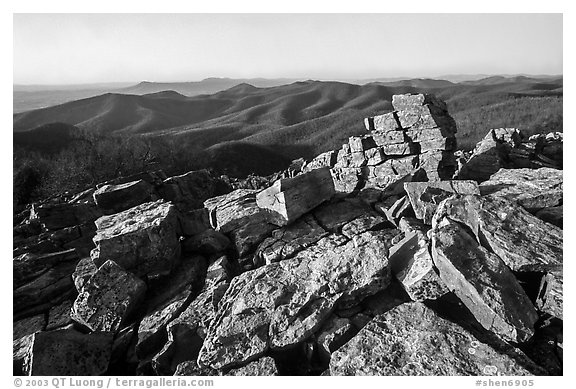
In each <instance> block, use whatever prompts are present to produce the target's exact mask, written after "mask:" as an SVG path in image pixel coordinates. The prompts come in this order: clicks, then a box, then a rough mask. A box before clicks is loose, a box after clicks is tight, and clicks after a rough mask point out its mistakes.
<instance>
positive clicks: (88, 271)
mask: <svg viewBox="0 0 576 389" xmlns="http://www.w3.org/2000/svg"><path fill="white" fill-rule="evenodd" d="M96 271H98V266H96V264H95V263H94V261H93V260H92V258H90V257H86V258H82V259H81V260H80V261H78V264H77V265H76V268H75V270H74V273H72V279H73V280H74V286H76V290H77V291H78V292H80V291H81V290H82V287H84V284H85V283H86V282H88V280H89V279H90V277H92V276H93V275H94V273H96Z"/></svg>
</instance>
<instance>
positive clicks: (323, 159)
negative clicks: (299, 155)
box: [303, 150, 338, 172]
mask: <svg viewBox="0 0 576 389" xmlns="http://www.w3.org/2000/svg"><path fill="white" fill-rule="evenodd" d="M337 156H338V152H337V151H334V150H330V151H326V152H325V153H322V154H319V155H318V156H316V157H315V158H314V159H312V161H310V162H308V163H307V164H306V165H305V166H304V170H303V171H304V172H309V171H311V170H314V169H320V168H323V167H332V166H334V165H336V157H337Z"/></svg>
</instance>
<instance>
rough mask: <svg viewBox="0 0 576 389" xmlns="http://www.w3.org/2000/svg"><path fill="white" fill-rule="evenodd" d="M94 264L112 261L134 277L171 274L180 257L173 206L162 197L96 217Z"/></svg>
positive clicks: (176, 220)
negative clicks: (115, 212)
mask: <svg viewBox="0 0 576 389" xmlns="http://www.w3.org/2000/svg"><path fill="white" fill-rule="evenodd" d="M96 226H97V227H98V231H97V232H96V236H95V237H94V243H95V244H96V248H95V249H94V250H92V253H91V257H92V260H94V263H95V264H96V266H100V265H102V264H103V263H104V262H105V261H108V260H112V261H114V262H116V263H117V264H118V265H120V266H121V267H123V268H124V269H126V270H128V271H130V272H133V273H134V274H135V275H136V276H138V277H140V276H147V277H149V278H154V277H158V276H160V275H166V274H168V273H170V271H171V270H172V268H173V267H174V265H175V264H176V262H177V261H178V259H179V257H180V243H179V242H178V234H177V229H178V218H177V214H176V208H175V207H174V206H173V205H171V204H168V203H165V202H163V201H162V200H159V201H156V202H150V203H145V204H142V205H138V206H136V207H134V208H130V209H129V210H126V211H123V212H120V213H117V214H114V215H110V216H103V217H101V218H99V219H98V220H96Z"/></svg>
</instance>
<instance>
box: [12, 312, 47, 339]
mask: <svg viewBox="0 0 576 389" xmlns="http://www.w3.org/2000/svg"><path fill="white" fill-rule="evenodd" d="M45 327H46V315H44V314H42V315H36V316H31V317H27V318H26V319H22V320H18V321H15V322H14V325H13V326H12V339H13V340H16V339H20V338H22V337H24V336H26V335H30V334H33V333H35V332H38V331H43V330H44V328H45Z"/></svg>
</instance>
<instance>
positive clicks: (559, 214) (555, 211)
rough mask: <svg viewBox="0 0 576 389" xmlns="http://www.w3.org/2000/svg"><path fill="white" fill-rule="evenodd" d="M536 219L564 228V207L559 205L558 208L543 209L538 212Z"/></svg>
mask: <svg viewBox="0 0 576 389" xmlns="http://www.w3.org/2000/svg"><path fill="white" fill-rule="evenodd" d="M535 215H536V217H537V218H539V219H541V220H544V221H545V222H548V223H550V224H553V225H555V226H556V227H558V228H561V229H562V228H563V227H564V207H563V206H562V205H559V206H557V207H548V208H543V209H541V210H539V211H538V212H536V214H535Z"/></svg>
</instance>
